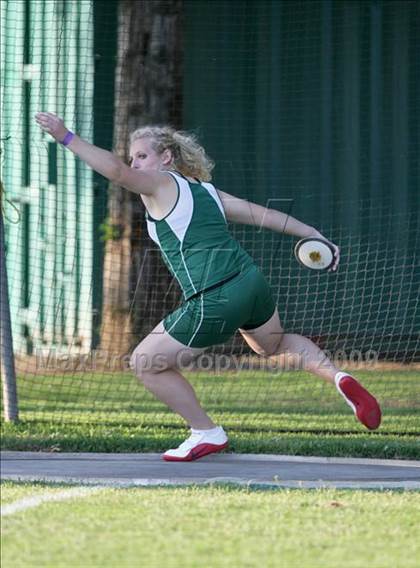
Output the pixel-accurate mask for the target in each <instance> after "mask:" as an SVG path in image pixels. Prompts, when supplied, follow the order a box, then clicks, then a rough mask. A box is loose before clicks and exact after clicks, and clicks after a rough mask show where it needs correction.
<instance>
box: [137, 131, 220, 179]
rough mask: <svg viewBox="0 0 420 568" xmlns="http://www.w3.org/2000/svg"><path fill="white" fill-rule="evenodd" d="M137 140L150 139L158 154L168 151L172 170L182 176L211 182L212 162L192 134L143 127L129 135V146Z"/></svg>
mask: <svg viewBox="0 0 420 568" xmlns="http://www.w3.org/2000/svg"><path fill="white" fill-rule="evenodd" d="M139 138H150V140H151V146H152V148H153V150H154V151H155V152H157V153H158V154H162V152H164V151H165V150H170V151H171V154H172V158H173V167H174V170H176V171H178V172H180V173H181V174H183V175H184V176H189V177H193V178H198V179H199V180H201V181H210V180H211V171H212V170H213V168H214V162H213V160H212V159H211V158H209V156H207V154H206V151H205V150H204V148H203V147H202V146H201V145H200V144H199V143H198V141H197V138H196V137H195V136H194V134H190V133H188V132H184V131H182V130H175V129H174V128H171V127H170V126H144V127H142V128H138V129H137V130H135V131H134V132H132V133H131V135H130V144H132V143H133V142H134V141H135V140H139Z"/></svg>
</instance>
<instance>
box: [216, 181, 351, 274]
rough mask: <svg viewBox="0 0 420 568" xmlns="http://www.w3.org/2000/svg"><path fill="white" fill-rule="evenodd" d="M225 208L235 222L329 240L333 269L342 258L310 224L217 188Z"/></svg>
mask: <svg viewBox="0 0 420 568" xmlns="http://www.w3.org/2000/svg"><path fill="white" fill-rule="evenodd" d="M217 193H218V194H219V196H220V199H221V201H222V204H223V208H224V210H225V214H226V218H227V220H228V221H232V222H233V223H243V224H244V225H255V226H257V227H264V228H266V229H271V230H273V231H277V232H279V233H285V234H286V235H293V236H294V237H300V238H305V237H318V238H320V239H324V240H325V241H328V242H329V243H330V244H331V245H332V246H333V247H334V250H335V255H334V256H335V261H334V265H333V267H332V270H335V269H336V268H337V265H338V262H339V259H340V250H339V248H338V247H337V245H335V244H334V243H332V242H331V241H329V240H328V239H326V238H325V237H324V235H322V234H321V233H320V232H319V231H317V230H316V229H315V228H314V227H311V226H310V225H305V223H302V222H301V221H298V220H297V219H295V218H294V217H292V216H291V215H287V214H286V213H282V212H281V211H277V210H276V209H270V208H268V207H263V206H262V205H257V204H256V203H252V202H251V201H247V200H246V199H240V198H239V197H235V196H234V195H230V194H229V193H224V192H223V191H220V190H219V189H218V190H217Z"/></svg>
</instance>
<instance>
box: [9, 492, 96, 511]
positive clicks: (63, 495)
mask: <svg viewBox="0 0 420 568" xmlns="http://www.w3.org/2000/svg"><path fill="white" fill-rule="evenodd" d="M102 489H103V487H72V488H71V489H64V490H63V491H59V492H55V493H42V494H41V495H36V496H35V497H25V498H24V499H20V500H19V501H14V502H13V503H8V504H7V505H3V506H2V508H1V516H2V517H8V516H9V515H14V514H15V513H20V512H21V511H26V509H33V508H34V507H38V506H39V505H42V504H43V503H47V502H50V501H65V500H66V499H80V498H84V497H90V496H91V495H93V494H94V493H97V492H98V491H100V490H102Z"/></svg>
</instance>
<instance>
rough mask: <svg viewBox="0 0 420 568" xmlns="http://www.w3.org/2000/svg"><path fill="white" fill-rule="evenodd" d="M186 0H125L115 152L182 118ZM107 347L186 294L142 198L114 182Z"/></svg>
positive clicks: (145, 328) (133, 339)
mask: <svg viewBox="0 0 420 568" xmlns="http://www.w3.org/2000/svg"><path fill="white" fill-rule="evenodd" d="M181 6H182V0H121V1H120V3H119V12H118V52H117V65H116V81H115V89H116V91H115V114H114V121H115V123H114V152H115V153H116V154H118V155H119V156H120V157H121V158H122V159H123V160H127V158H128V155H127V154H128V146H129V134H130V132H132V131H133V130H135V129H136V128H139V127H141V126H144V125H146V124H171V125H172V126H174V127H179V126H180V124H181V120H182V116H181V112H182V106H181V69H180V65H181V42H180V23H181ZM108 224H109V229H110V230H109V231H108V233H107V234H108V240H107V242H106V247H105V261H104V273H103V278H104V295H103V313H102V330H101V349H103V350H105V351H106V352H108V353H114V354H116V353H118V354H122V353H127V352H128V351H129V350H130V349H131V348H132V347H133V346H134V345H135V344H136V343H137V342H138V341H139V339H141V338H142V337H144V336H145V335H146V334H147V333H148V332H149V331H151V329H152V328H153V327H154V326H155V325H156V324H157V323H158V321H159V320H160V319H161V318H162V317H163V315H164V314H165V312H166V311H168V309H171V308H173V307H174V305H175V304H176V302H177V299H178V298H179V289H178V287H177V285H174V283H173V281H172V277H170V275H169V273H168V271H167V270H166V268H165V267H164V265H163V263H162V261H161V259H160V254H159V252H158V251H157V250H156V247H155V246H154V243H153V242H152V241H151V240H150V239H149V237H148V236H147V231H146V224H145V220H144V206H143V204H142V202H141V200H140V198H139V196H137V195H135V194H133V193H131V192H129V191H127V190H125V189H122V188H120V187H117V186H115V185H113V184H110V187H109V197H108Z"/></svg>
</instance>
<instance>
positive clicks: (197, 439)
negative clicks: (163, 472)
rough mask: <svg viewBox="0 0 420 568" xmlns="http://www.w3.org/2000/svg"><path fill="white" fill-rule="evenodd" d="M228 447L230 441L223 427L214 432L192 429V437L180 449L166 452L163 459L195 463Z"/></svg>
mask: <svg viewBox="0 0 420 568" xmlns="http://www.w3.org/2000/svg"><path fill="white" fill-rule="evenodd" d="M227 446H228V439H227V436H226V434H225V431H224V430H223V428H222V427H221V426H217V427H216V428H213V429H212V430H194V429H192V428H191V436H190V437H189V438H187V439H186V440H185V442H182V444H181V445H180V446H179V447H178V448H176V449H173V450H168V451H167V452H165V453H164V454H163V456H162V458H163V459H164V460H166V461H193V460H198V459H200V458H203V457H204V456H207V455H208V454H213V453H215V452H220V451H222V450H223V449H224V448H227Z"/></svg>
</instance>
